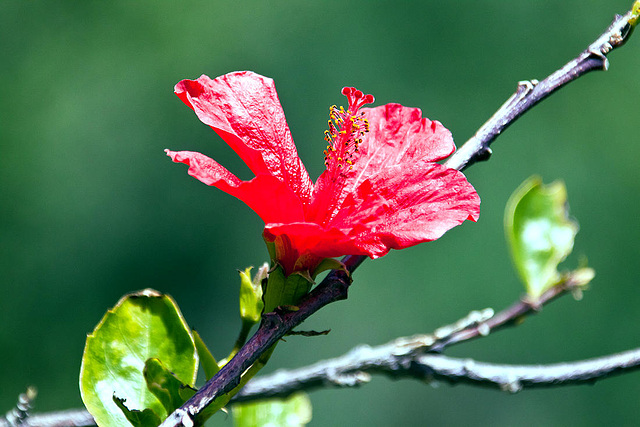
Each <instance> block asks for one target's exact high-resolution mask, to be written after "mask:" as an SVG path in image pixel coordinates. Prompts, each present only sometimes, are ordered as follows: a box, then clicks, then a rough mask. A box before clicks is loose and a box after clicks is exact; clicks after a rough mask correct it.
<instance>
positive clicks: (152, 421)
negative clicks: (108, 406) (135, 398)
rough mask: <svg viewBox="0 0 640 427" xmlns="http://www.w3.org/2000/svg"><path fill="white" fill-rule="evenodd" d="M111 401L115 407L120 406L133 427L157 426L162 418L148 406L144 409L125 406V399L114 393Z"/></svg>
mask: <svg viewBox="0 0 640 427" xmlns="http://www.w3.org/2000/svg"><path fill="white" fill-rule="evenodd" d="M113 403H115V404H116V405H117V407H118V408H120V410H121V411H122V413H123V414H124V416H125V417H126V418H127V420H128V421H129V423H131V425H133V426H134V427H158V426H159V425H160V423H161V422H162V419H161V418H160V417H159V416H158V414H156V413H155V412H153V411H152V410H151V409H149V408H147V409H145V410H144V411H139V410H138V409H129V408H127V406H126V405H125V399H121V398H119V397H117V396H116V395H115V394H114V395H113ZM122 425H129V424H122Z"/></svg>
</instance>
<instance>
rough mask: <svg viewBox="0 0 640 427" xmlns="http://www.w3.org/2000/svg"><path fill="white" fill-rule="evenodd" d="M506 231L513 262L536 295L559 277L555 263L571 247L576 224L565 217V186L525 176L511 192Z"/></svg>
mask: <svg viewBox="0 0 640 427" xmlns="http://www.w3.org/2000/svg"><path fill="white" fill-rule="evenodd" d="M504 224H505V233H506V236H507V241H508V243H509V247H510V250H511V256H512V259H513V263H514V265H515V267H516V270H517V271H518V274H519V275H520V278H521V279H522V281H523V282H524V283H525V287H526V289H527V293H528V295H529V296H530V297H531V298H533V299H537V298H539V297H540V295H542V294H543V293H544V292H545V291H547V290H548V289H549V288H551V287H552V286H553V285H555V284H556V283H557V282H558V281H559V280H560V273H558V264H560V263H561V262H562V261H563V260H564V259H565V258H566V257H567V255H569V254H570V253H571V251H572V250H573V240H574V238H575V236H576V234H577V232H578V224H577V223H576V222H575V221H572V220H570V219H569V217H568V207H567V190H566V188H565V186H564V183H562V182H559V181H556V182H553V183H551V184H549V185H544V184H543V183H542V180H541V178H540V177H537V176H534V177H531V178H529V179H528V180H526V181H525V182H524V183H522V185H521V186H520V187H519V188H518V189H517V190H516V191H515V192H514V193H513V194H512V195H511V197H510V198H509V201H508V202H507V208H506V211H505V218H504Z"/></svg>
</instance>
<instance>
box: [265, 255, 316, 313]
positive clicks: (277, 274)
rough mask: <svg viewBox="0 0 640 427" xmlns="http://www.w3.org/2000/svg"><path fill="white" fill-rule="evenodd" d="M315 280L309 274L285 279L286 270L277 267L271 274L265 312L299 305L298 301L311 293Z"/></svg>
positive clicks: (294, 275)
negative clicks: (280, 307) (279, 307)
mask: <svg viewBox="0 0 640 427" xmlns="http://www.w3.org/2000/svg"><path fill="white" fill-rule="evenodd" d="M311 286H313V280H312V279H311V278H310V277H309V275H308V272H307V274H304V273H299V272H296V273H293V274H291V275H289V276H288V277H285V275H284V270H283V268H282V267H281V266H280V265H276V267H275V268H273V269H272V270H271V271H270V272H269V280H268V282H267V289H266V292H265V296H264V311H265V313H269V312H271V311H273V310H275V308H276V307H278V306H285V305H293V306H295V305H298V301H299V300H300V298H302V297H303V296H304V295H306V294H307V293H309V290H311Z"/></svg>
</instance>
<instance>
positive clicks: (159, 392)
mask: <svg viewBox="0 0 640 427" xmlns="http://www.w3.org/2000/svg"><path fill="white" fill-rule="evenodd" d="M143 374H144V379H145V381H146V382H147V388H148V389H149V391H150V392H151V393H153V395H154V396H155V397H157V398H158V400H159V401H160V403H162V406H164V409H166V410H167V414H170V413H172V412H173V411H175V410H176V409H177V408H179V407H180V406H182V404H183V403H184V402H185V400H186V399H183V398H182V395H181V394H180V390H182V389H185V388H187V389H190V390H193V388H191V386H189V385H188V384H184V383H183V382H182V381H180V380H179V379H178V378H177V377H176V376H175V374H174V373H173V372H171V371H170V370H168V369H167V368H166V367H165V366H164V365H163V364H162V362H161V361H160V360H159V359H156V358H151V359H148V360H147V362H146V363H145V366H144V372H143Z"/></svg>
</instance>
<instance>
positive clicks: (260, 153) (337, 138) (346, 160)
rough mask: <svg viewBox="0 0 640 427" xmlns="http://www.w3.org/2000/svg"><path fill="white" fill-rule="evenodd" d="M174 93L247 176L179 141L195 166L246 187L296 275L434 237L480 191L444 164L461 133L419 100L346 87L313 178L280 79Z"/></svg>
mask: <svg viewBox="0 0 640 427" xmlns="http://www.w3.org/2000/svg"><path fill="white" fill-rule="evenodd" d="M175 93H176V94H177V95H178V97H180V99H181V100H182V101H183V102H184V103H185V104H187V105H188V106H189V107H191V108H192V109H193V110H194V111H195V113H196V115H197V116H198V118H199V119H200V120H201V121H202V122H203V123H205V124H207V125H209V126H210V127H211V128H213V130H214V131H215V132H216V133H217V134H218V135H220V137H221V138H222V139H223V140H224V141H225V142H226V143H227V144H228V145H229V146H230V147H231V148H232V149H233V150H234V151H235V152H236V153H237V154H238V156H240V158H241V159H242V160H243V161H244V162H245V163H246V164H247V166H248V167H249V169H250V170H251V171H252V172H253V173H254V174H255V177H254V178H253V179H251V180H248V181H243V180H241V179H239V178H238V177H236V176H235V175H234V174H232V173H231V172H229V171H228V170H227V169H226V168H224V167H223V166H221V165H220V164H219V163H217V162H216V161H215V160H213V159H211V158H209V157H207V156H205V155H203V154H200V153H197V152H191V151H179V152H174V151H169V150H167V154H168V155H169V156H170V157H171V158H172V159H173V161H174V162H181V163H184V164H187V165H188V166H189V174H190V175H191V176H193V177H195V178H197V179H198V180H200V181H202V182H203V183H205V184H207V185H211V186H214V187H217V188H219V189H220V190H222V191H224V192H226V193H229V194H231V195H232V196H235V197H237V198H238V199H240V200H242V201H243V202H244V203H246V204H247V205H248V206H249V207H250V208H251V209H253V210H254V211H255V212H256V213H257V214H258V215H259V216H260V218H262V220H264V222H265V228H264V233H263V236H264V239H265V241H266V242H267V243H268V244H273V246H274V247H275V258H276V259H275V261H276V262H278V263H279V264H280V265H281V266H282V267H283V268H284V271H285V273H286V274H287V275H289V274H291V273H294V272H302V273H306V274H313V272H314V270H315V269H316V267H317V266H318V265H319V264H320V262H321V261H322V260H323V259H325V258H334V257H338V256H342V255H368V256H369V257H371V258H377V257H381V256H383V255H385V254H386V253H388V252H389V250H390V249H402V248H406V247H409V246H413V245H416V244H418V243H422V242H427V241H431V240H435V239H437V238H439V237H440V236H442V235H443V234H444V233H445V232H446V231H447V230H449V229H451V228H452V227H455V226H456V225H459V224H461V223H462V222H463V221H464V220H466V219H469V220H472V221H476V220H477V218H478V215H479V212H480V198H479V197H478V195H477V193H476V191H475V190H474V188H473V187H472V186H471V184H469V183H468V182H467V180H466V178H465V176H464V175H463V174H462V173H461V172H459V171H457V170H454V169H449V168H447V167H445V166H443V165H440V164H438V163H435V162H437V161H439V160H442V159H444V158H446V157H448V156H449V155H451V154H452V153H453V152H454V151H455V145H454V143H453V139H452V137H451V133H450V132H449V131H448V130H447V129H446V128H445V127H444V126H443V125H442V124H441V123H439V122H437V121H430V120H429V119H426V118H422V113H421V111H420V109H418V108H407V107H403V106H402V105H399V104H387V105H383V106H380V107H375V108H363V106H364V105H365V104H369V103H372V102H373V100H374V99H373V96H372V95H364V94H363V93H362V92H361V91H359V90H356V89H355V88H351V87H346V88H344V89H343V90H342V93H343V95H345V96H346V97H347V100H348V108H347V109H346V110H345V109H344V108H342V107H336V106H332V107H331V108H330V109H329V117H330V120H329V129H328V130H327V131H326V132H325V140H326V141H327V147H326V150H325V151H324V162H325V166H326V170H325V171H324V172H323V173H322V174H321V175H320V177H319V178H318V180H317V181H316V183H315V184H314V183H313V182H312V181H311V179H310V178H309V175H308V174H307V171H306V169H305V167H304V165H303V164H302V161H301V160H300V158H299V157H298V154H297V151H296V147H295V145H294V143H293V139H292V138H291V133H290V131H289V127H288V126H287V122H286V120H285V116H284V112H283V110H282V107H281V105H280V101H279V100H278V96H277V93H276V90H275V85H274V83H273V80H271V79H269V78H266V77H263V76H260V75H258V74H255V73H252V72H246V71H244V72H236V73H230V74H226V75H223V76H221V77H218V78H216V79H213V80H212V79H210V78H209V77H207V76H205V75H203V76H201V77H200V78H199V79H197V80H183V81H181V82H180V83H178V84H177V85H176V87H175Z"/></svg>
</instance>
